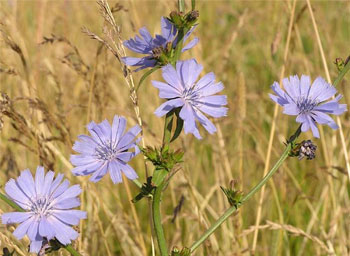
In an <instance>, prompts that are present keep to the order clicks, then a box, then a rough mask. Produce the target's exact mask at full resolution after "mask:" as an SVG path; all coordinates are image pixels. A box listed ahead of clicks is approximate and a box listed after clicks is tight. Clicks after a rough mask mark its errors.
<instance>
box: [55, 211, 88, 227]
mask: <svg viewBox="0 0 350 256" xmlns="http://www.w3.org/2000/svg"><path fill="white" fill-rule="evenodd" d="M53 215H54V216H55V217H56V218H57V219H59V220H60V221H62V222H64V223H66V224H69V225H78V224H79V221H80V219H86V212H84V211H80V210H56V211H54V212H53Z"/></svg>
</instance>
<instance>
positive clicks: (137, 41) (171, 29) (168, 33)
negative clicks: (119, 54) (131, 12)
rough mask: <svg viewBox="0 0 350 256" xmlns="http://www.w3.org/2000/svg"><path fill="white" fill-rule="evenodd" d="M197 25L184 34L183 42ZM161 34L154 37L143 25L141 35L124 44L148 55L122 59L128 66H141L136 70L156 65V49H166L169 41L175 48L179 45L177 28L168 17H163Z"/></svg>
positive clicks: (186, 48)
mask: <svg viewBox="0 0 350 256" xmlns="http://www.w3.org/2000/svg"><path fill="white" fill-rule="evenodd" d="M195 27H196V26H193V27H192V28H191V29H190V30H189V31H188V32H187V33H186V35H185V36H184V38H183V42H184V43H185V41H186V40H187V39H188V37H189V36H190V35H191V33H192V32H193V30H194V29H195ZM161 30H162V34H161V35H156V36H155V37H154V38H152V36H151V34H150V33H149V31H148V30H147V28H145V27H143V28H141V29H140V30H139V33H140V35H141V37H140V36H136V37H135V38H134V39H129V40H126V41H124V43H123V44H124V46H125V47H127V48H129V49H130V50H131V51H133V52H136V53H140V54H145V55H147V56H145V57H142V58H136V57H123V58H122V61H123V62H124V64H125V65H128V66H139V68H138V69H136V70H135V71H139V70H141V69H145V68H148V67H154V66H155V65H156V64H157V59H156V57H155V52H154V50H155V49H159V48H161V49H165V48H166V45H167V44H168V43H172V47H173V48H175V47H176V45H177V41H178V40H177V37H176V33H177V29H176V28H175V26H174V24H172V23H171V22H170V21H169V20H168V19H167V18H165V17H162V18H161ZM198 41H199V40H198V38H197V37H196V38H194V39H193V40H192V41H191V42H189V43H188V44H187V45H186V46H184V47H183V49H182V52H184V51H187V50H189V49H191V48H192V47H194V46H195V45H196V44H197V43H198Z"/></svg>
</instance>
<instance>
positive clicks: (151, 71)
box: [136, 66, 160, 91]
mask: <svg viewBox="0 0 350 256" xmlns="http://www.w3.org/2000/svg"><path fill="white" fill-rule="evenodd" d="M158 69H160V66H155V67H154V68H152V69H150V70H148V71H147V72H146V73H144V74H143V75H142V77H141V79H140V81H139V84H138V85H137V88H136V91H138V90H139V88H140V86H141V84H142V83H143V81H144V80H145V79H146V78H147V77H148V76H149V75H150V74H152V73H153V72H154V71H156V70H158Z"/></svg>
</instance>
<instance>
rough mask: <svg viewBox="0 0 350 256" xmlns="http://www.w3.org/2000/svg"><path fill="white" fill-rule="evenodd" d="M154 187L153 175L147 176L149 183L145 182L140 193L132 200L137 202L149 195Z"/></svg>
mask: <svg viewBox="0 0 350 256" xmlns="http://www.w3.org/2000/svg"><path fill="white" fill-rule="evenodd" d="M154 188H155V186H154V185H153V183H152V177H147V183H144V184H143V185H142V188H141V191H140V193H139V194H138V195H137V196H135V197H134V199H132V200H131V202H133V203H136V202H138V201H140V200H141V199H142V198H144V197H146V196H149V195H150V194H151V193H152V191H153V189H154Z"/></svg>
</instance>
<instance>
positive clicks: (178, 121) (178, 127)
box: [170, 113, 184, 142]
mask: <svg viewBox="0 0 350 256" xmlns="http://www.w3.org/2000/svg"><path fill="white" fill-rule="evenodd" d="M183 126H184V120H182V119H181V118H180V117H179V115H178V114H177V113H176V129H175V132H174V135H173V137H172V138H171V140H170V142H173V141H174V140H176V139H177V137H179V135H180V134H181V131H182V127H183Z"/></svg>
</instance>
